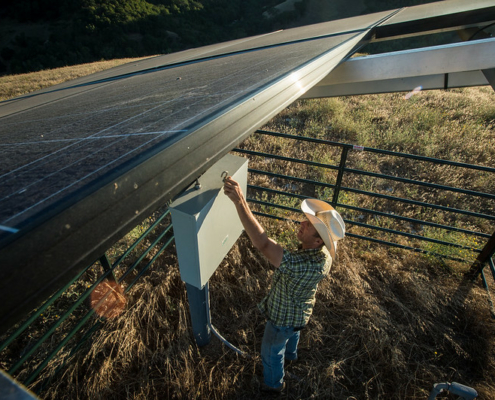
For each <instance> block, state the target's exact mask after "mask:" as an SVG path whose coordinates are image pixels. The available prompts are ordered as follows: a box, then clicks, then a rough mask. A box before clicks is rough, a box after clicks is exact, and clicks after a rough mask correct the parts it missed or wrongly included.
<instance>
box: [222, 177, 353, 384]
mask: <svg viewBox="0 0 495 400" xmlns="http://www.w3.org/2000/svg"><path fill="white" fill-rule="evenodd" d="M224 193H225V194H226V195H227V197H229V199H230V200H232V201H233V203H234V205H235V207H236V210H237V213H238V215H239V218H240V220H241V223H242V225H243V227H244V230H245V232H246V233H247V235H248V236H249V238H250V240H251V242H252V244H253V245H254V247H256V248H257V249H258V250H259V251H260V252H261V253H262V254H263V255H264V256H265V257H266V258H267V259H268V261H269V262H270V264H272V265H273V266H274V267H275V268H276V270H275V272H274V274H273V277H272V284H271V288H270V290H269V293H268V295H267V296H266V297H264V299H263V300H262V301H261V303H260V304H259V305H258V307H259V309H260V310H261V312H262V313H263V314H264V315H265V316H266V317H267V322H266V325H265V332H264V335H263V340H262V344H261V360H262V363H263V379H264V382H263V385H262V389H263V390H264V391H272V392H281V391H282V390H283V389H284V388H285V382H284V375H285V372H284V362H285V360H293V361H295V360H296V359H297V346H298V343H299V338H300V333H301V330H302V329H303V328H304V327H305V326H306V324H307V323H308V320H309V318H310V316H311V314H312V312H313V307H314V304H315V294H316V290H317V286H318V283H319V282H320V281H321V280H322V279H323V278H324V277H325V276H326V275H327V274H328V273H329V272H330V268H331V265H332V260H334V259H335V253H336V251H337V241H338V240H341V239H343V238H344V235H345V225H344V221H343V220H342V217H341V216H340V214H339V213H338V212H337V211H336V210H335V209H334V208H333V207H332V206H330V205H329V204H328V203H326V202H324V201H321V200H317V199H306V200H304V201H303V202H302V204H301V209H302V211H303V212H304V214H305V215H306V217H307V220H305V221H303V222H301V224H300V228H299V230H298V231H297V239H298V241H299V242H300V245H299V249H298V250H297V251H295V252H289V251H288V250H286V249H284V248H283V247H282V246H281V245H280V244H278V243H277V242H276V241H275V240H273V239H272V238H269V237H268V235H267V233H266V231H265V230H264V229H263V227H262V226H261V224H260V223H259V221H258V220H257V219H256V217H255V216H254V214H253V213H252V212H251V210H250V208H249V206H248V204H247V201H246V199H245V197H244V194H243V192H242V189H241V187H240V185H239V184H238V183H237V182H236V181H235V180H233V179H232V178H231V177H227V178H226V179H225V181H224Z"/></svg>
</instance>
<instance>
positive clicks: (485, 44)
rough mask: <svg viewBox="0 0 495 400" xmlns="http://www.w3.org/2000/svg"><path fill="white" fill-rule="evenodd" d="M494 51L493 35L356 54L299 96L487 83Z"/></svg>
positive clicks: (351, 93)
mask: <svg viewBox="0 0 495 400" xmlns="http://www.w3.org/2000/svg"><path fill="white" fill-rule="evenodd" d="M493 54H495V38H492V39H485V40H479V41H473V42H464V43H456V44H451V45H444V46H434V47H428V48H422V49H415V50H406V51H398V52H391V53H385V54H379V55H372V56H366V57H356V58H352V59H350V60H347V61H345V62H343V63H341V64H340V65H339V66H338V67H337V68H335V69H334V70H333V71H332V72H330V73H329V74H328V75H327V76H326V77H325V78H323V79H322V80H321V81H320V82H319V83H318V85H317V86H315V87H313V88H312V89H311V90H309V91H308V92H307V93H306V94H305V95H303V96H302V98H320V97H333V96H347V95H361V94H372V93H390V92H401V91H410V90H412V89H413V88H415V87H417V86H421V87H422V88H423V90H425V89H450V88H456V87H467V86H482V85H487V84H489V83H491V81H489V79H488V78H489V76H488V78H487V75H486V74H484V73H483V72H485V71H492V73H493V70H494V69H495V58H494V57H493ZM482 71H483V72H482ZM493 75H495V73H493ZM446 77H447V79H446ZM446 84H447V87H446V86H445V85H446Z"/></svg>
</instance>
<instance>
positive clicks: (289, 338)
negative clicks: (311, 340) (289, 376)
mask: <svg viewBox="0 0 495 400" xmlns="http://www.w3.org/2000/svg"><path fill="white" fill-rule="evenodd" d="M300 334H301V332H300V331H294V327H292V326H276V325H273V324H272V323H271V322H270V321H267V323H266V326H265V334H264V335H263V342H262V343H261V361H262V362H263V376H264V379H265V384H266V385H267V386H270V387H273V388H278V387H280V386H282V384H283V382H284V360H285V359H287V360H296V359H297V344H298V343H299V337H300Z"/></svg>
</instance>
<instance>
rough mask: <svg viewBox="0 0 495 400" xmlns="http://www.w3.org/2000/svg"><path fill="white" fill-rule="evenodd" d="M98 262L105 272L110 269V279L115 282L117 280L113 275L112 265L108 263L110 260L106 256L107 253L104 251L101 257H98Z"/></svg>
mask: <svg viewBox="0 0 495 400" xmlns="http://www.w3.org/2000/svg"><path fill="white" fill-rule="evenodd" d="M100 264H101V266H102V267H103V270H104V271H105V272H108V271H110V270H111V271H112V279H113V280H114V281H115V282H117V280H116V279H115V275H114V273H113V270H112V265H111V264H110V260H109V259H108V257H107V253H104V254H103V255H102V256H101V257H100Z"/></svg>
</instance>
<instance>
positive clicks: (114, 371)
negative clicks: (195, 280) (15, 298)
mask: <svg viewBox="0 0 495 400" xmlns="http://www.w3.org/2000/svg"><path fill="white" fill-rule="evenodd" d="M264 223H265V224H266V225H268V226H269V229H270V230H272V231H274V230H277V229H280V228H281V227H280V226H278V225H279V223H276V222H272V221H264ZM284 228H286V227H282V229H284ZM271 274H272V269H271V268H270V267H269V265H268V264H267V263H266V262H265V261H264V260H263V259H262V258H260V256H259V254H257V253H256V251H254V250H253V249H252V247H251V246H250V244H249V242H248V240H247V239H246V238H245V237H242V238H241V240H240V241H239V242H238V244H237V245H236V246H235V247H234V249H233V250H232V251H231V252H230V254H229V255H228V257H227V258H226V259H225V260H224V262H223V263H222V265H221V266H220V267H219V269H218V271H217V272H216V274H215V275H214V277H213V279H212V280H211V282H210V285H211V286H210V290H211V303H212V304H211V307H212V321H213V323H214V325H215V326H216V327H217V328H218V329H219V330H220V332H221V333H222V334H223V335H224V336H225V337H227V338H228V339H229V340H230V341H231V342H232V343H233V344H234V345H236V346H238V347H240V348H241V349H242V350H243V351H246V352H247V353H249V354H251V355H252V356H253V358H252V359H244V358H242V357H240V356H237V355H236V354H235V353H234V352H232V351H231V350H228V349H226V348H225V347H224V346H223V345H222V344H221V343H220V342H219V341H218V340H217V339H216V338H215V337H213V338H212V342H211V343H210V344H209V345H208V346H206V347H203V348H198V347H197V346H196V345H195V343H194V340H193V338H192V335H191V328H190V322H189V317H188V304H187V298H186V294H185V290H184V286H183V283H182V282H181V280H180V276H179V273H178V269H177V266H176V263H175V261H174V259H173V257H172V258H170V256H169V257H168V258H167V259H163V260H162V261H161V263H160V265H157V267H156V268H155V270H154V271H153V272H152V273H151V274H150V275H149V276H147V277H146V278H145V279H144V281H143V282H142V283H140V284H139V285H138V286H136V287H135V288H134V289H133V290H132V292H131V294H130V297H129V299H128V300H129V301H128V303H129V306H128V308H127V310H126V311H125V313H124V314H122V315H121V316H120V317H118V318H117V319H115V320H111V321H108V322H107V323H106V325H105V326H104V328H103V329H102V330H100V331H98V332H97V333H96V334H95V335H94V337H93V341H92V344H91V346H89V345H88V346H87V347H86V348H85V349H84V350H83V351H81V352H79V353H78V354H77V355H76V357H75V358H74V359H73V360H72V362H71V363H69V365H68V366H67V367H66V369H65V370H64V372H63V375H62V376H59V377H58V379H56V381H55V382H54V383H53V384H52V385H51V386H50V387H49V389H48V390H47V391H46V392H45V393H43V398H53V399H122V398H132V399H161V398H171V399H174V398H175V399H195V398H202V399H203V398H206V399H234V398H235V399H261V398H264V397H263V395H262V394H261V393H260V391H259V386H260V382H261V379H262V378H261V376H262V368H261V360H260V357H259V348H260V345H261V336H262V332H263V322H264V321H263V319H262V318H261V316H260V315H259V313H258V312H257V310H256V303H257V302H258V301H259V300H260V299H261V296H262V295H263V294H264V293H265V292H266V290H267V288H268V282H269V278H270V276H271ZM494 333H495V332H494V324H493V320H491V318H490V314H489V308H488V306H487V302H486V294H485V292H484V291H483V290H481V289H480V288H479V287H478V286H477V285H473V284H472V283H471V282H469V281H465V280H463V279H462V278H461V277H456V276H455V275H453V274H450V273H448V272H447V271H441V270H437V269H436V268H434V267H433V266H431V265H430V264H428V261H427V260H426V259H425V258H423V257H420V256H418V255H415V254H411V253H410V252H401V251H391V250H389V249H387V248H382V247H376V246H373V248H371V246H369V247H367V246H363V244H362V243H357V242H356V241H353V240H351V239H346V240H345V241H344V242H343V243H342V246H341V248H340V250H339V256H338V259H337V262H336V263H335V264H334V266H333V270H332V273H331V275H330V277H329V278H327V279H325V280H324V281H323V282H322V283H321V285H320V288H319V291H318V295H317V304H316V307H315V311H314V315H313V317H312V319H311V322H310V325H309V328H308V329H307V330H305V331H304V332H303V334H302V339H301V344H300V360H299V361H298V363H297V364H295V365H293V366H291V367H289V371H290V372H291V373H292V374H295V375H297V376H298V377H299V378H301V380H300V381H296V380H288V389H289V390H288V391H287V393H286V394H285V395H284V396H282V398H288V399H306V398H322V399H323V398H325V399H326V398H334V399H390V398H394V399H424V398H426V397H427V396H428V393H429V392H430V390H431V389H432V387H433V384H434V383H438V382H446V381H449V382H451V381H456V382H461V383H464V384H468V385H470V386H473V387H475V388H476V389H477V390H478V392H479V393H480V396H481V397H480V398H491V393H492V392H493V390H494V389H495V381H494V378H493V376H494V372H495V365H494V360H495V358H494V357H493V356H494V354H493V340H494V339H493V338H494V337H495V336H494ZM49 373H50V371H49V370H48V371H47V372H46V373H45V374H49Z"/></svg>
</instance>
